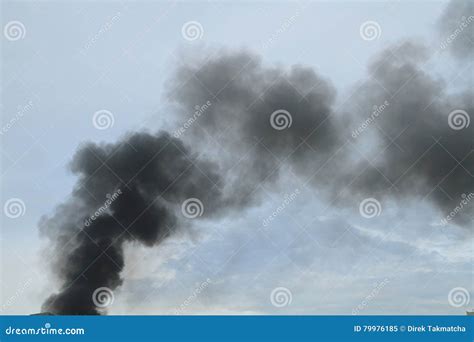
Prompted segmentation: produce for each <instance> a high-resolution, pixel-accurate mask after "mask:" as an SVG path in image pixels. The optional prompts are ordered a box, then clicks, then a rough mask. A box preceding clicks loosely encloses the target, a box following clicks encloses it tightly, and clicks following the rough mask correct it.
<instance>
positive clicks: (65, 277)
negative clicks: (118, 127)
mask: <svg viewBox="0 0 474 342" xmlns="http://www.w3.org/2000/svg"><path fill="white" fill-rule="evenodd" d="M216 169H217V167H216V165H215V164H212V163H210V162H208V161H206V160H203V159H202V158H199V157H198V156H196V155H193V154H191V153H190V152H189V150H188V148H187V147H185V146H184V145H183V144H182V143H181V142H180V141H179V140H178V139H175V138H173V137H171V136H170V135H168V134H167V133H160V134H158V135H156V136H154V135H150V134H147V133H135V134H133V135H131V136H128V137H126V138H125V139H124V140H122V141H120V142H118V143H116V144H107V145H96V144H87V145H85V146H83V147H81V149H80V150H79V151H78V152H77V154H76V155H75V157H74V160H73V162H72V170H73V171H74V172H75V173H76V174H78V175H79V181H78V184H77V185H76V187H75V189H74V191H73V194H72V197H71V198H70V200H69V201H68V202H67V203H66V204H63V205H61V206H59V207H58V209H57V212H56V213H55V214H54V215H53V216H52V217H50V218H45V219H43V221H42V222H41V224H40V227H41V230H42V232H43V233H44V234H46V235H48V236H50V237H51V238H52V239H54V241H55V243H56V245H55V253H56V256H55V260H56V264H55V270H56V272H57V273H58V275H59V277H60V279H61V281H62V283H63V287H62V288H61V290H60V292H59V293H58V294H55V295H53V296H51V297H50V298H49V299H48V300H47V301H46V302H45V304H44V307H43V310H45V311H50V312H53V313H57V314H97V313H99V311H98V308H97V307H96V305H95V304H94V302H93V300H92V295H93V293H94V291H95V290H96V289H97V288H99V287H107V288H109V289H115V288H117V286H119V285H120V284H121V283H122V279H121V278H120V272H121V270H122V269H123V266H124V260H123V244H124V243H125V242H126V241H138V242H141V243H143V244H145V245H147V246H152V245H155V244H157V243H159V242H160V241H161V240H162V239H164V238H165V237H166V236H168V235H169V234H170V233H172V232H173V230H174V229H175V227H176V221H177V213H176V209H175V208H176V207H178V208H179V207H180V205H181V203H182V202H183V201H185V200H186V199H187V198H188V197H197V198H199V199H200V200H201V202H202V203H203V205H204V206H205V207H206V215H209V216H210V215H213V213H214V212H215V210H217V209H218V208H219V206H220V205H221V204H220V201H219V200H220V197H221V192H220V190H219V183H220V182H221V179H220V177H219V176H218V175H217V174H216V172H215V170H216ZM117 193H118V195H115V196H112V197H111V196H110V195H111V194H117ZM107 196H108V197H107ZM108 199H109V201H108V202H107V203H109V204H110V205H109V206H108V207H107V208H106V209H105V210H100V209H99V208H101V207H102V209H103V207H104V202H106V201H107V200H108ZM112 199H113V200H112ZM96 212H99V215H96V216H92V215H94V213H96Z"/></svg>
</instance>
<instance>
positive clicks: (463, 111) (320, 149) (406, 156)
mask: <svg viewBox="0 0 474 342" xmlns="http://www.w3.org/2000/svg"><path fill="white" fill-rule="evenodd" d="M463 6H464V5H463ZM461 7H462V6H461ZM465 7H466V8H468V6H467V5H466V6H465ZM466 8H463V9H461V11H462V12H463V11H464V10H466ZM453 11H455V12H456V13H458V12H457V11H458V6H456V5H454V2H453V4H451V5H449V6H448V8H447V10H446V13H445V16H449V17H450V18H451V14H449V13H451V12H453ZM463 13H464V12H463ZM466 13H467V12H466ZM448 24H449V22H448V20H442V25H441V29H442V31H443V32H446V30H448V31H449V29H450V28H451V27H452V25H451V24H449V25H448ZM471 29H472V27H471ZM466 32H467V31H465V32H464V33H463V34H464V35H463V36H462V37H464V38H466V39H464V38H463V39H459V40H456V41H455V43H453V44H452V48H453V49H455V51H454V50H453V54H454V55H456V56H457V57H465V56H467V55H468V54H469V53H472V45H469V44H470V43H469V41H471V42H472V39H471V40H470V39H469V37H466V36H465V35H467V33H466ZM469 32H472V31H469ZM471 38H472V37H471ZM465 48H467V50H465ZM431 55H432V51H430V50H427V49H425V48H423V47H422V46H420V45H419V44H417V43H413V42H404V43H401V44H398V45H396V46H392V47H391V48H390V49H388V50H386V51H383V52H382V53H380V54H379V55H377V56H376V58H374V60H373V62H372V63H371V64H370V66H369V68H368V74H369V77H368V78H367V79H365V80H361V81H360V82H359V83H358V84H357V86H356V91H355V92H354V94H353V95H352V96H351V97H350V98H349V99H347V100H346V101H344V102H343V104H342V105H337V104H336V91H335V89H334V87H333V86H332V85H331V83H330V82H329V81H328V80H326V79H325V78H323V77H322V76H320V75H318V74H316V73H315V71H314V70H312V69H311V68H308V67H305V66H302V65H295V66H293V67H291V68H283V67H266V66H264V64H263V62H262V61H261V58H260V57H259V56H257V55H255V54H252V53H249V52H246V51H240V52H222V53H220V54H218V55H217V56H215V57H213V58H211V59H209V60H206V61H205V62H203V63H201V62H196V61H190V62H189V63H188V64H187V65H186V66H182V67H179V68H177V70H176V71H175V73H174V76H173V78H172V79H171V80H170V81H169V83H168V84H167V86H168V88H167V89H168V91H167V94H166V95H167V100H168V101H169V102H170V103H173V104H174V105H175V108H176V113H175V117H176V122H177V124H178V125H182V123H183V122H186V121H187V120H188V119H189V118H190V116H192V117H193V120H191V121H188V124H187V125H186V126H185V127H186V128H185V129H181V130H178V131H175V132H174V134H170V133H165V132H159V133H156V134H150V133H146V132H138V133H133V134H129V135H127V136H126V137H124V138H123V139H122V140H120V141H119V142H117V143H115V144H94V143H87V144H84V145H82V146H81V147H80V148H79V150H78V151H77V153H76V155H75V156H74V158H73V160H72V163H71V169H72V171H73V172H74V173H75V174H77V175H78V182H77V184H76V186H75V188H74V190H73V192H72V195H71V197H70V198H69V199H68V200H67V201H66V202H65V203H64V204H62V205H60V206H59V207H58V208H57V210H56V212H55V213H54V214H53V215H51V216H50V217H45V218H43V219H42V221H41V222H40V229H41V231H42V233H43V234H44V235H46V236H48V237H49V238H50V239H51V240H52V241H53V243H54V246H53V248H52V252H51V253H53V254H54V260H55V262H54V265H53V266H54V270H55V273H56V274H57V276H58V277H59V279H60V281H61V284H62V286H61V288H60V289H59V292H58V293H56V294H53V295H51V296H50V297H49V298H48V299H47V300H46V302H45V303H44V307H43V310H45V311H50V312H52V313H56V314H100V313H103V312H104V310H103V308H102V306H101V304H100V301H99V302H98V301H97V300H94V299H96V298H94V295H95V293H96V290H97V289H100V288H104V287H106V288H108V289H110V290H114V289H116V288H117V287H119V286H120V285H121V284H122V282H123V279H122V278H121V271H122V270H123V267H124V256H123V246H124V244H125V243H127V242H138V243H142V244H144V245H146V246H154V245H157V244H159V243H160V242H161V241H162V240H163V239H165V238H166V237H167V236H169V235H170V234H172V233H173V232H174V231H175V230H176V229H178V227H180V226H182V225H184V224H187V223H186V222H188V221H186V220H185V219H186V215H183V212H182V210H183V208H182V206H183V205H184V204H185V203H187V201H188V200H194V199H197V200H198V203H197V206H198V208H197V209H196V208H194V209H195V210H198V211H199V215H201V214H202V216H203V217H205V218H206V219H209V218H217V217H219V216H223V215H228V214H230V213H232V212H239V211H241V210H243V209H245V207H249V206H254V205H257V204H258V201H259V186H260V185H261V184H264V183H269V184H274V183H276V182H278V179H279V177H280V175H281V174H282V173H283V172H291V174H292V175H294V176H295V177H298V178H299V179H300V181H301V182H303V183H304V185H308V186H311V187H312V189H314V191H316V192H317V193H318V194H320V195H321V196H322V197H323V198H325V199H326V200H327V201H328V202H329V203H334V205H344V206H347V205H353V204H354V203H358V201H359V200H360V199H361V198H364V197H376V198H379V199H381V200H383V199H385V198H394V199H398V200H404V199H405V198H416V199H420V200H428V201H431V202H432V203H434V204H435V205H436V206H437V207H438V208H439V210H440V214H442V215H446V214H448V213H449V212H450V211H452V210H453V208H454V207H455V206H456V204H457V203H458V202H459V201H460V200H461V199H462V198H463V195H467V194H470V193H473V192H474V181H473V172H474V154H473V137H474V125H472V124H471V125H469V120H470V117H469V115H470V114H472V113H473V112H474V105H473V102H472V99H473V97H472V95H473V94H472V89H468V90H466V91H465V92H463V93H460V94H454V95H453V94H448V92H447V89H446V84H445V83H444V81H442V80H439V79H437V78H436V77H435V76H433V75H431V74H430V73H429V72H428V71H427V70H426V69H425V65H426V63H427V61H428V60H429V58H430V56H431ZM203 104H207V105H206V106H202V105H203ZM381 105H383V106H382V107H380V106H381ZM374 106H376V107H377V113H376V115H375V114H374ZM380 108H382V109H380ZM196 111H197V112H198V115H196V114H193V113H196ZM453 113H454V114H453ZM361 123H365V126H361V127H363V129H357V130H356V132H354V129H355V128H357V127H358V126H359V125H360V124H361ZM181 127H183V126H181ZM364 127H365V128H364ZM472 213H473V210H472V206H471V207H469V208H466V209H465V210H463V211H462V213H459V215H457V216H456V217H455V222H456V223H457V224H459V225H464V226H466V227H470V223H471V222H472ZM199 215H196V216H199Z"/></svg>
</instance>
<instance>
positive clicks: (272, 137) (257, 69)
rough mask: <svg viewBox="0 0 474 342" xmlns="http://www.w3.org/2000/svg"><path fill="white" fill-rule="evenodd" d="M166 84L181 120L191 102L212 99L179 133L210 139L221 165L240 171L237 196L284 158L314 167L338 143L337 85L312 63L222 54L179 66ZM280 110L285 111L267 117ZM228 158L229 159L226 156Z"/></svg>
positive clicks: (299, 167)
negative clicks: (273, 62) (278, 63)
mask: <svg viewBox="0 0 474 342" xmlns="http://www.w3.org/2000/svg"><path fill="white" fill-rule="evenodd" d="M169 88H170V91H169V94H168V98H169V100H170V101H171V102H174V103H176V104H177V105H178V107H179V109H180V110H179V111H178V112H179V113H181V116H180V117H178V122H182V121H185V120H186V118H187V117H189V113H192V112H193V108H194V107H195V106H196V105H199V104H201V103H205V102H206V101H207V100H210V101H211V102H212V103H213V104H212V106H210V107H209V108H208V109H207V110H206V111H205V112H204V113H203V114H202V115H201V116H200V117H199V119H198V120H197V121H196V123H195V124H194V125H192V126H191V127H190V128H189V130H188V131H186V132H184V133H183V139H185V140H190V141H199V142H200V141H202V140H203V139H206V138H207V137H211V138H210V139H208V143H209V145H212V147H213V148H214V149H217V150H218V153H219V159H220V160H221V161H222V162H223V164H224V165H227V166H228V167H227V169H226V168H225V166H224V169H226V170H228V169H229V168H232V170H231V171H234V173H237V175H238V176H237V177H236V184H237V186H234V187H233V190H232V193H233V194H234V195H236V194H237V195H238V196H240V194H239V193H241V192H244V193H245V191H253V189H254V188H255V186H256V185H258V184H260V183H261V182H262V181H274V180H275V179H277V178H278V175H279V172H278V171H279V170H280V165H281V163H282V162H283V161H285V162H286V164H289V165H291V166H292V167H293V168H294V169H295V170H296V171H297V172H301V173H303V174H306V173H310V172H314V169H313V168H312V167H313V166H314V165H316V164H318V163H321V164H322V163H323V162H324V161H325V160H327V158H328V157H329V156H330V155H332V154H333V153H334V151H335V150H336V149H337V148H338V147H339V146H340V145H341V143H342V142H341V141H340V136H341V134H340V132H339V125H338V123H337V120H336V118H337V116H335V115H333V114H334V113H333V110H332V106H333V104H334V100H335V95H336V92H335V89H334V88H333V86H332V85H331V84H330V83H329V82H328V81H327V80H325V79H323V78H322V77H321V76H319V75H317V74H316V73H315V72H314V70H312V69H311V68H309V67H305V66H301V65H295V66H293V67H291V68H289V69H285V68H281V67H273V68H272V67H266V66H263V65H262V62H261V59H260V57H259V56H256V55H254V54H252V53H248V52H238V53H228V52H223V53H221V54H220V55H218V56H217V57H216V58H213V59H211V60H207V61H206V62H205V63H199V62H194V63H189V65H187V66H184V67H181V68H179V69H178V71H177V72H176V77H175V78H174V79H173V80H172V81H171V82H170V84H169ZM279 110H284V111H286V112H288V114H281V115H279V114H274V115H275V116H273V119H272V114H273V113H275V112H277V111H279ZM278 120H281V121H278ZM285 120H286V121H285ZM275 126H276V127H277V128H283V127H285V128H283V129H276V128H275ZM227 156H230V158H231V160H228V161H227V162H226V158H227ZM237 161H239V163H238V165H236V162H237ZM310 167H311V168H310ZM321 177H322V175H321Z"/></svg>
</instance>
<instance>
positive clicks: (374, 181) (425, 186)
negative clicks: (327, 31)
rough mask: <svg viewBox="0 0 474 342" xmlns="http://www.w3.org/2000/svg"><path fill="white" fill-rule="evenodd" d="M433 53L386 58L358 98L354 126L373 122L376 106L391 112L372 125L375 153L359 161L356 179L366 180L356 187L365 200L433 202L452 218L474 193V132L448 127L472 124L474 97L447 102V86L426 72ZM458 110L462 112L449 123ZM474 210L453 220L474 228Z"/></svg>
mask: <svg viewBox="0 0 474 342" xmlns="http://www.w3.org/2000/svg"><path fill="white" fill-rule="evenodd" d="M429 53H430V51H428V50H426V49H424V48H423V47H421V46H419V45H417V44H414V43H410V42H405V43H402V44H400V45H399V46H396V47H392V48H391V49H390V50H387V51H385V52H383V53H381V54H380V55H379V56H378V58H377V59H376V60H375V61H374V62H373V63H372V64H371V65H370V67H369V70H368V72H369V74H370V75H371V76H372V77H371V78H370V79H369V80H367V81H366V83H365V84H364V86H363V87H361V88H360V90H359V91H358V92H357V95H356V96H355V97H356V99H357V103H358V106H359V107H360V108H362V110H361V112H360V114H359V115H358V116H355V119H354V125H356V124H357V122H359V123H360V122H362V121H363V120H365V119H366V118H367V117H368V116H370V113H372V111H373V109H372V108H373V106H374V105H380V104H383V103H385V102H386V103H387V104H388V105H387V106H386V107H385V108H384V109H383V111H381V112H380V113H379V114H378V116H377V117H376V118H375V119H374V120H373V122H372V123H371V124H370V125H371V126H372V127H370V128H369V129H370V130H372V132H376V138H375V139H373V140H372V141H371V142H370V144H371V146H373V147H375V148H374V150H375V153H367V154H366V155H363V156H362V157H361V160H360V161H359V163H358V165H357V167H356V168H355V173H354V174H355V175H360V176H359V177H358V178H357V179H356V180H355V181H354V182H353V183H352V184H351V187H352V189H354V190H355V191H357V192H360V193H362V194H363V195H365V196H367V195H371V194H372V195H374V196H375V197H376V196H381V197H383V196H394V197H398V198H399V199H404V198H406V197H407V196H411V197H416V198H418V199H426V200H430V201H433V202H434V203H435V204H436V205H437V206H438V207H439V208H440V209H441V211H442V212H443V214H444V215H447V214H449V213H450V212H451V211H452V210H453V209H454V207H456V205H457V204H458V203H459V202H460V201H461V200H462V199H463V195H466V196H467V195H469V194H470V193H472V192H474V179H473V177H474V153H473V147H474V144H473V143H474V125H472V124H469V125H468V126H467V127H464V126H466V125H467V122H466V121H463V124H462V127H464V128H462V127H458V128H460V129H453V128H452V127H451V126H450V124H451V125H453V126H455V119H454V117H455V116H458V118H457V120H461V119H462V120H470V115H472V113H473V112H474V110H473V109H474V106H473V103H472V90H469V91H466V93H463V94H460V95H456V96H449V95H448V94H447V90H446V88H445V84H444V82H443V81H441V80H437V79H435V78H433V77H432V76H431V75H430V74H429V73H427V72H426V71H425V70H424V69H423V66H424V65H425V63H426V62H427V61H428V58H429ZM457 110H462V111H464V112H463V113H462V114H458V115H454V116H452V117H451V118H450V117H449V114H450V113H451V112H453V111H457ZM363 134H364V133H362V135H363ZM392 141H393V142H392ZM369 149H370V148H369ZM381 151H383V153H380V152H381ZM366 158H367V159H366ZM364 170H365V171H364ZM350 178H351V179H353V178H352V175H350ZM473 207H474V206H470V207H468V208H466V209H464V210H463V211H462V212H461V213H459V214H458V215H457V216H456V217H455V220H456V221H457V222H458V223H462V224H467V223H469V222H472V213H473V210H472V208H473Z"/></svg>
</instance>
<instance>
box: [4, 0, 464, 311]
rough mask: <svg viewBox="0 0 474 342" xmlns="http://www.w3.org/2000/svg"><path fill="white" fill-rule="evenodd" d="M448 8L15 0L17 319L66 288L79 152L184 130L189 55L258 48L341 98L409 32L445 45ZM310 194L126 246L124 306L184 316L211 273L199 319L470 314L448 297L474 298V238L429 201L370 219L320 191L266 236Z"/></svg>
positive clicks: (199, 300) (10, 136)
mask: <svg viewBox="0 0 474 342" xmlns="http://www.w3.org/2000/svg"><path fill="white" fill-rule="evenodd" d="M445 4H446V3H445V2H425V1H410V2H409V1H398V2H393V3H390V2H358V1H350V2H338V1H337V2H313V3H309V4H305V5H304V7H301V6H302V5H301V4H299V3H296V2H292V3H290V2H279V3H276V4H274V3H266V2H243V3H239V2H231V1H229V2H196V3H194V2H193V3H191V2H176V3H175V2H148V1H139V2H109V1H98V2H94V1H83V2H73V3H68V4H65V3H61V2H55V1H41V2H32V1H21V2H10V1H6V2H3V3H2V17H1V20H2V27H4V26H5V25H6V24H7V23H8V22H10V21H12V20H17V21H20V22H21V23H23V25H24V27H25V37H24V38H23V39H21V40H17V41H10V40H8V39H5V37H4V36H2V46H1V47H2V77H1V100H2V102H1V111H2V122H3V124H2V125H5V123H7V122H10V120H11V119H12V118H15V117H18V111H19V106H20V107H21V108H24V107H25V106H27V105H28V104H30V105H29V106H28V110H25V112H24V115H22V116H21V117H20V118H19V119H18V120H16V121H15V123H14V124H13V125H12V126H11V127H9V128H8V129H7V131H6V132H4V134H2V137H1V138H2V146H1V151H2V166H1V169H2V184H1V186H2V189H1V190H2V191H1V193H2V203H5V201H7V200H8V199H10V198H20V199H21V200H22V201H23V202H24V204H25V208H26V210H25V213H24V215H23V216H21V217H19V218H16V219H12V218H9V217H5V216H2V231H1V233H2V253H1V258H2V260H1V265H2V270H1V277H2V287H1V291H2V293H1V298H0V299H1V301H2V303H3V304H2V305H3V312H5V313H12V314H23V313H31V312H36V311H38V310H39V307H40V305H41V302H42V301H43V300H44V298H45V297H46V296H47V295H48V294H49V293H50V290H51V288H54V287H55V286H57V282H56V281H55V279H54V277H53V276H52V275H51V274H50V272H49V263H48V258H49V257H50V255H49V254H48V249H47V244H46V241H45V240H44V239H42V238H41V237H40V236H39V233H38V229H37V226H38V221H39V220H40V218H41V216H42V215H45V214H51V213H52V212H53V210H54V208H55V207H56V205H57V204H58V203H61V202H62V201H63V200H64V199H65V198H67V196H68V194H69V193H70V191H71V189H72V187H73V185H74V183H75V177H74V176H73V175H72V173H71V172H70V171H69V170H68V162H69V161H70V160H71V158H72V155H73V153H74V151H75V150H76V149H77V147H78V146H79V145H80V144H81V143H82V142H84V141H95V142H99V141H115V140H116V139H117V138H119V137H121V136H123V135H124V134H125V133H126V132H128V131H133V130H141V129H148V130H151V131H154V130H158V129H163V128H167V129H172V128H173V127H176V124H179V123H176V119H175V118H174V116H173V108H172V106H170V104H168V103H167V102H166V99H165V98H164V96H163V90H164V89H165V86H164V85H165V84H166V81H167V79H169V77H170V75H171V73H172V71H173V68H174V67H176V65H179V64H181V63H183V61H184V60H185V59H186V58H188V56H199V57H204V58H205V57H206V56H209V55H210V54H211V53H215V52H217V51H219V49H229V50H232V49H241V48H245V49H249V50H250V51H253V52H255V53H259V54H261V55H262V60H263V62H264V64H266V65H284V66H290V65H292V64H303V65H306V66H310V67H312V68H314V69H315V70H316V71H317V72H318V73H319V74H321V75H323V76H324V77H326V78H328V79H330V81H331V82H332V83H333V85H334V86H335V87H336V88H337V90H338V94H337V100H336V103H337V104H339V103H343V101H344V100H345V99H346V98H347V96H348V94H350V93H351V91H352V90H353V88H354V86H355V84H356V82H357V81H358V80H360V79H363V78H364V76H365V74H366V65H367V63H368V62H369V61H370V60H371V59H372V58H373V56H374V55H375V54H376V53H377V52H378V51H380V50H382V49H384V48H386V47H388V46H390V45H391V44H393V43H395V42H397V41H399V40H401V39H404V38H407V37H409V38H415V39H419V40H423V41H424V42H425V43H426V44H428V45H434V46H437V45H438V44H439V43H438V39H439V38H438V37H436V35H435V34H433V32H434V30H435V29H434V26H435V24H436V20H437V18H438V17H439V15H440V14H441V13H442V11H443V9H444V6H445ZM192 20H193V21H198V22H199V23H200V24H201V25H202V28H203V32H202V38H201V39H199V40H196V41H188V40H186V39H183V35H182V26H183V24H184V23H186V22H188V21H192ZM289 20H290V21H289ZM368 20H371V21H376V22H377V23H379V24H380V27H381V32H380V37H379V38H378V39H376V40H373V41H367V40H364V39H361V35H360V32H359V28H360V26H361V24H362V23H364V22H366V21H368ZM289 22H291V24H289V25H288V27H286V26H285V27H286V28H285V30H284V31H283V32H281V28H282V27H283V25H285V23H287V24H288V23H289ZM279 29H280V31H278V30H279ZM272 37H273V39H272ZM270 39H272V40H271V43H270V42H269V40H270ZM427 67H429V68H430V70H432V71H433V72H435V73H436V74H437V75H439V76H440V77H443V78H445V79H446V80H450V79H452V77H453V75H455V74H456V70H457V65H456V64H455V62H453V61H451V60H450V58H449V56H447V55H442V56H439V58H437V59H436V60H434V61H433V62H432V63H430V64H429V65H428V66H427ZM462 82H465V80H464V81H461V83H462ZM457 84H459V82H456V84H454V85H450V87H451V88H452V89H453V91H454V90H455V89H456V87H457ZM102 109H105V110H108V111H110V112H111V113H113V116H114V125H113V126H112V127H110V128H108V129H106V130H98V129H96V128H95V127H94V125H93V123H92V117H93V115H94V113H95V112H97V111H98V110H102ZM296 187H298V184H296V183H295V182H294V180H293V179H291V177H288V179H284V180H283V181H282V182H281V184H279V186H278V188H268V189H264V192H263V193H264V195H263V198H264V200H262V201H261V205H259V206H257V207H255V208H251V209H248V210H246V211H245V212H242V213H241V215H239V216H238V217H233V218H226V219H221V220H219V221H212V222H207V221H201V222H199V223H197V224H195V225H193V226H190V227H183V229H182V230H181V231H180V232H179V233H178V234H176V235H175V236H173V237H172V238H170V239H168V240H167V241H165V243H164V244H163V245H162V246H159V247H157V248H145V247H142V246H132V245H130V246H127V248H126V259H127V260H128V261H129V262H127V266H126V268H125V271H124V276H125V279H126V281H125V283H124V285H123V286H122V287H121V288H120V289H119V290H118V291H117V293H116V295H115V302H114V305H113V306H111V307H110V308H109V312H110V313H112V314H113V313H117V314H122V313H137V314H140V313H143V314H161V313H173V312H174V311H175V310H176V308H177V307H179V306H180V305H181V304H182V303H183V301H185V300H186V298H188V297H189V296H190V295H191V294H192V293H193V291H194V289H195V288H196V287H199V284H201V283H202V282H204V281H206V279H207V278H209V279H210V284H209V285H206V287H205V289H203V291H202V292H201V293H200V294H199V295H198V296H196V298H193V299H192V300H191V301H190V304H188V305H186V313H232V314H234V313H237V314H238V313H271V314H279V313H290V314H292V313H295V314H351V312H353V310H354V308H357V307H358V306H360V305H361V303H367V304H364V305H363V309H360V313H361V314H375V313H380V314H430V313H439V314H441V313H448V314H449V313H453V314H457V313H462V310H463V309H462V308H461V309H460V308H455V307H453V306H450V305H449V303H448V300H447V296H448V293H449V291H450V290H451V289H452V288H455V287H463V288H467V289H469V290H470V291H472V275H471V274H472V266H471V265H470V262H471V255H472V234H470V235H469V234H467V233H466V230H465V229H463V228H459V227H456V226H453V227H451V228H452V229H450V230H449V231H446V230H445V229H442V228H440V227H438V226H436V225H435V222H436V219H437V218H438V215H439V213H438V214H437V213H436V210H435V209H434V208H433V207H432V206H431V205H430V204H429V203H422V204H420V203H409V204H408V203H403V204H400V203H396V202H393V203H387V204H384V207H383V211H382V215H380V216H379V217H377V218H375V219H374V220H367V219H365V218H363V217H361V216H360V215H359V212H358V208H346V209H344V210H342V211H341V210H327V209H326V203H324V201H322V200H321V199H320V198H318V196H317V194H315V193H313V192H312V191H310V190H308V189H302V191H301V194H300V195H298V197H297V198H296V200H295V201H294V202H292V203H290V205H289V207H288V208H287V209H286V210H285V211H284V212H283V213H282V214H281V215H280V216H278V219H277V220H275V222H273V223H272V224H271V227H269V228H265V229H262V220H263V219H264V218H265V217H267V216H268V215H269V214H271V213H272V212H273V211H274V210H275V208H277V207H278V206H279V205H280V204H281V202H282V200H283V196H284V194H286V193H291V192H292V191H293V190H294V189H295V188H296ZM433 218H436V219H433ZM388 222H392V223H391V224H388ZM433 232H434V233H433ZM138 260H139V261H140V262H137V261H138ZM386 279H388V280H386ZM279 286H281V287H285V288H288V289H290V290H291V294H292V302H291V304H290V305H288V306H286V307H284V308H277V307H275V306H273V305H271V303H270V299H269V298H270V293H271V291H272V289H274V288H276V287H279ZM371 293H375V295H374V296H370V297H371V298H370V300H367V297H368V296H369V295H370V294H371ZM3 312H2V313H3Z"/></svg>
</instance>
